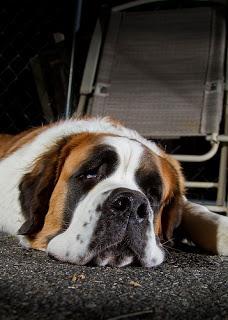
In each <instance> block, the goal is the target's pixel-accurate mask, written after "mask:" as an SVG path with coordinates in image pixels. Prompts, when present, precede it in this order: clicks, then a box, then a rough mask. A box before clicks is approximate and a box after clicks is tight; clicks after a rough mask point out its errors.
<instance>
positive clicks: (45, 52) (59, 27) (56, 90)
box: [0, 0, 219, 200]
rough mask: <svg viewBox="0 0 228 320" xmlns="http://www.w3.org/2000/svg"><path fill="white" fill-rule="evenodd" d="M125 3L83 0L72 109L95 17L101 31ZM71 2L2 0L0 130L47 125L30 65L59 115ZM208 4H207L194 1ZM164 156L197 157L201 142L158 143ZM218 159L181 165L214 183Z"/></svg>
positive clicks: (208, 194) (210, 194)
mask: <svg viewBox="0 0 228 320" xmlns="http://www.w3.org/2000/svg"><path fill="white" fill-rule="evenodd" d="M123 2H126V1H123V0H122V1H121V0H119V1H108V0H100V1H95V0H94V1H93V0H84V1H83V8H82V19H81V28H80V31H79V33H78V35H77V38H76V44H77V46H76V66H75V82H74V90H73V91H74V105H73V110H74V109H75V107H76V105H77V102H78V97H79V88H80V82H81V78H82V74H83V68H84V65H85V60H86V56H87V51H88V46H89V43H90V39H91V36H92V32H93V29H94V26H95V23H96V20H97V18H98V17H102V20H103V25H104V29H105V28H106V27H105V26H106V21H107V18H108V15H109V9H110V7H111V6H112V5H118V4H121V3H123ZM75 3H76V1H72V0H71V1H64V0H55V1H53V0H48V1H47V0H46V1H43V0H40V1H25V0H22V1H12V0H8V1H6V0H2V1H1V5H0V131H1V132H4V133H18V132H20V131H22V130H25V129H27V128H31V127H34V126H38V125H41V124H44V123H46V122H48V121H50V118H48V117H47V115H45V114H44V112H43V109H42V106H41V102H40V96H39V94H38V87H37V82H36V81H35V79H34V78H35V77H34V70H33V68H32V62H33V61H34V60H36V61H38V62H39V66H40V68H41V72H42V76H43V79H44V80H45V85H44V87H43V88H42V90H44V92H45V93H46V95H47V99H48V104H49V106H50V109H51V112H52V115H51V120H52V121H53V120H57V119H59V118H61V117H63V115H64V110H65V104H66V93H67V85H68V73H69V64H70V54H71V45H72V31H73V21H74V12H75ZM192 5H194V6H196V5H197V3H195V2H194V4H192V2H191V1H170V2H169V1H167V2H157V3H155V4H150V5H147V6H146V7H145V9H147V8H148V9H149V10H153V9H155V10H156V9H163V8H164V9H165V8H170V7H173V8H175V7H186V6H192ZM198 5H200V6H202V5H211V4H210V3H209V2H206V3H202V2H201V3H200V4H198ZM57 33H61V34H63V35H64V41H61V42H58V43H57V42H56V41H55V35H56V34H57ZM159 143H161V144H162V146H163V147H164V148H165V149H166V150H167V151H168V152H170V153H173V152H178V153H180V152H185V151H187V152H189V149H191V150H192V152H194V153H196V154H197V153H198V154H201V153H203V152H205V151H206V150H207V149H208V146H207V144H206V143H205V142H204V141H203V140H201V141H200V142H197V143H196V142H195V140H194V139H190V140H189V139H188V140H187V141H185V139H183V140H182V141H181V142H180V143H178V144H177V143H176V141H174V142H169V141H159ZM218 161H219V159H218V157H215V158H213V159H212V160H210V161H208V162H207V163H203V164H198V163H197V164H193V165H189V164H185V165H184V171H185V175H186V176H187V178H189V179H191V180H193V181H194V180H197V179H200V180H202V181H208V180H209V181H216V180H217V177H218V172H217V170H215V169H214V168H215V167H217V163H218ZM189 195H190V196H191V197H193V198H198V199H199V200H202V199H204V198H207V199H214V198H215V190H213V189H210V190H207V191H203V190H202V191H201V190H198V189H197V190H195V191H193V190H192V191H191V192H190V191H189Z"/></svg>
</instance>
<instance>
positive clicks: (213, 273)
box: [0, 234, 228, 320]
mask: <svg viewBox="0 0 228 320" xmlns="http://www.w3.org/2000/svg"><path fill="white" fill-rule="evenodd" d="M0 254H1V264H0V319H1V320H5V319H7V320H11V319H30V320H31V319H42V320H43V319H44V320H45V319H77V320H80V319H104V320H108V319H115V320H118V319H132V320H136V319H145V320H148V319H194V320H196V319H216V320H217V319H228V260H227V258H225V257H217V256H209V255H205V254H202V253H196V252H188V253H187V252H181V251H171V252H170V255H168V258H167V261H166V262H165V263H164V264H163V265H161V266H159V267H157V268H154V269H145V268H140V267H127V268H122V269H118V268H110V267H84V266H83V267H80V266H75V265H70V264H64V263H61V262H58V261H54V260H52V259H50V258H49V257H47V256H46V255H45V253H43V252H37V251H32V250H31V251H26V250H23V249H22V248H20V246H19V245H18V243H17V240H15V239H14V238H12V237H8V236H6V235H3V234H0Z"/></svg>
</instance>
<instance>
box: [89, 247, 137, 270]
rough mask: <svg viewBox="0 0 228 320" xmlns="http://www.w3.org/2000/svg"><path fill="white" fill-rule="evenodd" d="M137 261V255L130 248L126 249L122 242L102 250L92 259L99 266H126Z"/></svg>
mask: <svg viewBox="0 0 228 320" xmlns="http://www.w3.org/2000/svg"><path fill="white" fill-rule="evenodd" d="M134 261H135V255H134V254H133V252H132V251H131V250H130V249H129V248H125V249H124V250H123V249H122V248H121V244H119V245H113V246H110V247H109V248H106V249H105V250H102V251H100V252H99V253H98V254H96V256H95V257H94V258H93V260H92V262H91V263H92V264H94V265H98V266H111V267H125V266H128V265H130V264H132V263H133V262H134Z"/></svg>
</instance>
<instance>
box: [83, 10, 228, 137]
mask: <svg viewBox="0 0 228 320" xmlns="http://www.w3.org/2000/svg"><path fill="white" fill-rule="evenodd" d="M225 36H226V31H225V20H224V18H223V16H222V13H221V12H220V11H218V10H217V9H214V8H208V7H204V8H188V9H176V10H160V11H152V12H124V13H121V12H116V13H112V16H111V20H110V25H109V29H108V32H107V36H106V40H105V44H104V49H103V52H102V55H101V60H100V66H99V69H98V74H97V80H96V88H95V94H94V98H93V101H92V103H91V105H90V108H89V110H88V112H87V113H90V114H91V115H102V116H105V115H111V116H113V117H115V118H118V119H121V120H123V121H124V123H125V124H126V125H127V126H129V127H132V128H135V129H136V130H138V131H139V132H140V133H141V134H143V135H145V136H159V137H172V136H197V135H207V134H210V133H214V132H218V131H219V125H220V121H221V117H222V109H223V90H224V88H223V86H224V52H225V41H224V39H225Z"/></svg>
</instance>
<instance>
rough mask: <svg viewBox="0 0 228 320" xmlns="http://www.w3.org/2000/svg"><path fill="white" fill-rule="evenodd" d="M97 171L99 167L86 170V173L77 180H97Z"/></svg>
mask: <svg viewBox="0 0 228 320" xmlns="http://www.w3.org/2000/svg"><path fill="white" fill-rule="evenodd" d="M99 171H100V167H97V168H94V169H91V170H88V171H86V172H84V173H83V174H81V175H80V176H79V177H78V178H79V179H80V180H92V179H97V178H98V176H99Z"/></svg>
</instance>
